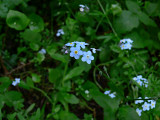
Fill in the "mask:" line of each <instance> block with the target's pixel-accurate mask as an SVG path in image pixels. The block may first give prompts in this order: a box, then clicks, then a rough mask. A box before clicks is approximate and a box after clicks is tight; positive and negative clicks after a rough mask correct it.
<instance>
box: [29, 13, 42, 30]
mask: <svg viewBox="0 0 160 120" xmlns="http://www.w3.org/2000/svg"><path fill="white" fill-rule="evenodd" d="M29 18H30V24H29V28H30V30H32V31H34V32H41V31H43V29H44V21H43V19H42V18H41V17H40V16H38V15H36V14H32V15H30V16H29Z"/></svg>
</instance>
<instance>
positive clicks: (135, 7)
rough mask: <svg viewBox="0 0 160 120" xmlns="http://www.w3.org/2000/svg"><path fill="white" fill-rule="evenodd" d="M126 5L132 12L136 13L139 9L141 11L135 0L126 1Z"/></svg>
mask: <svg viewBox="0 0 160 120" xmlns="http://www.w3.org/2000/svg"><path fill="white" fill-rule="evenodd" d="M126 6H127V8H128V10H130V11H131V12H133V13H138V12H139V11H141V9H140V7H139V5H138V3H137V2H135V1H131V0H129V1H126Z"/></svg>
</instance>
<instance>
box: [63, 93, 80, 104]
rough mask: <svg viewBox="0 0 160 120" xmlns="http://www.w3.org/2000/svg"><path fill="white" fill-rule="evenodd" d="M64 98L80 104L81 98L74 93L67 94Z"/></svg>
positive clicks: (69, 101) (71, 102)
mask: <svg viewBox="0 0 160 120" xmlns="http://www.w3.org/2000/svg"><path fill="white" fill-rule="evenodd" d="M64 99H65V100H66V101H67V102H68V103H70V104H78V103H79V99H78V98H77V97H76V96H75V95H73V94H66V95H65V96H64Z"/></svg>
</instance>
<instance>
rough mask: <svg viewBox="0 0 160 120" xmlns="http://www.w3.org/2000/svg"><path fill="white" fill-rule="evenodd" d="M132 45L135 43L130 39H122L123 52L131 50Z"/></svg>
mask: <svg viewBox="0 0 160 120" xmlns="http://www.w3.org/2000/svg"><path fill="white" fill-rule="evenodd" d="M132 43H133V41H132V40H131V39H129V38H128V39H122V40H120V44H121V45H120V47H121V50H126V49H129V50H131V48H132Z"/></svg>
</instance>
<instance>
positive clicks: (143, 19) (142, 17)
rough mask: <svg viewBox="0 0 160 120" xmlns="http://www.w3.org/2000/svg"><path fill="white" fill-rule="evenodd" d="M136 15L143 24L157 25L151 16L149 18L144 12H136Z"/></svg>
mask: <svg viewBox="0 0 160 120" xmlns="http://www.w3.org/2000/svg"><path fill="white" fill-rule="evenodd" d="M137 15H138V18H139V20H140V21H141V22H142V23H144V24H145V25H149V26H152V27H156V26H157V25H156V23H155V22H154V21H153V20H152V19H151V18H149V17H148V15H147V14H146V13H144V12H138V13H137Z"/></svg>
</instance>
